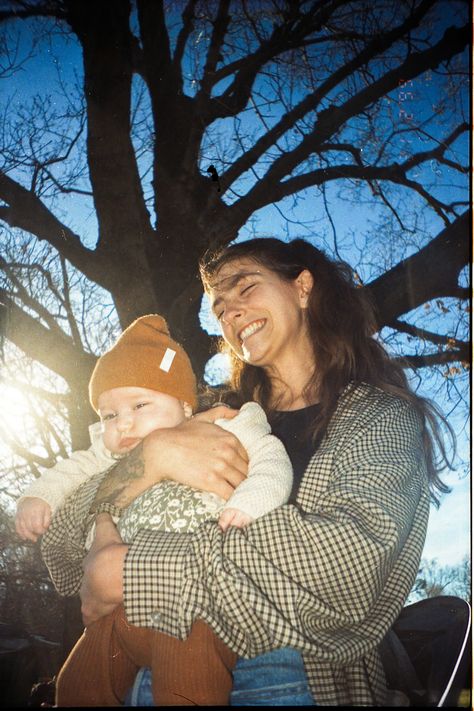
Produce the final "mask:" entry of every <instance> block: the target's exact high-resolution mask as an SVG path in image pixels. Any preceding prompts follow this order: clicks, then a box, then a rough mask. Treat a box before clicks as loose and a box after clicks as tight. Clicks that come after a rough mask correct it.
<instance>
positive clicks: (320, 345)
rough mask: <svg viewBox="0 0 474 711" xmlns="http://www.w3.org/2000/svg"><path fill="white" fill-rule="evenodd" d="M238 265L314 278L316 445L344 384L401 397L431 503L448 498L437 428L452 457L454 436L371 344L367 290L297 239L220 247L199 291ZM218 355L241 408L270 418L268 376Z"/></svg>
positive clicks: (373, 325)
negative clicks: (409, 408)
mask: <svg viewBox="0 0 474 711" xmlns="http://www.w3.org/2000/svg"><path fill="white" fill-rule="evenodd" d="M242 258H248V259H251V260H253V261H255V262H256V263H257V264H260V265H262V266H264V267H266V268H267V269H270V270H271V271H273V272H274V273H275V274H278V275H279V276H280V278H282V279H284V280H286V281H293V280H294V279H296V278H297V276H298V275H299V274H300V273H301V272H302V271H303V270H304V269H307V270H309V271H310V272H311V274H312V276H313V280H314V284H313V288H312V290H311V293H310V298H309V301H308V308H307V309H306V317H307V323H308V332H309V336H310V339H311V342H312V346H313V351H314V362H315V363H317V368H316V370H315V372H314V374H313V375H312V376H311V377H310V378H309V380H308V382H307V385H306V387H305V389H304V392H303V396H304V397H305V399H306V400H307V402H311V401H312V397H313V396H314V395H315V394H316V393H317V397H318V400H319V403H320V407H319V408H317V413H316V415H315V421H314V422H313V423H312V436H313V438H314V441H315V442H316V441H320V439H321V437H323V436H324V434H325V432H326V430H327V427H328V424H329V420H330V419H331V417H332V415H333V413H334V410H335V408H336V405H337V401H338V398H339V395H340V393H341V391H342V390H343V388H344V387H346V386H347V385H349V384H354V385H355V384H357V383H362V382H365V383H370V384H372V385H375V386H377V387H379V388H381V389H382V390H384V391H386V392H389V393H392V394H394V395H398V396H400V397H402V398H403V399H405V400H407V401H409V402H410V403H411V404H412V405H413V406H414V408H415V409H416V410H417V412H418V413H419V414H420V416H421V418H422V421H423V446H424V450H425V455H426V462H427V467H428V476H429V482H430V491H431V497H432V500H433V502H434V503H435V504H436V505H438V504H439V499H438V494H444V493H447V492H449V491H450V489H449V487H448V486H446V484H444V483H443V482H442V481H441V479H440V477H439V473H440V472H441V471H442V470H443V469H444V468H445V467H446V466H448V467H450V466H451V465H450V462H449V461H448V456H447V450H446V446H445V443H444V438H443V435H442V431H441V423H442V424H443V425H444V427H445V428H446V430H447V433H448V434H449V436H450V438H451V441H452V445H453V451H454V447H455V436H454V432H453V430H452V428H451V426H450V425H449V423H448V422H447V421H446V419H445V418H444V417H443V415H442V414H441V412H440V411H439V409H438V408H437V406H436V405H435V404H434V403H432V402H431V401H429V400H427V399H425V398H421V397H419V396H418V395H416V394H415V393H414V392H413V391H412V390H411V389H410V387H409V385H408V381H407V378H406V375H405V372H404V369H403V367H402V365H401V364H400V363H399V362H396V361H394V360H393V359H391V358H390V357H389V355H388V353H387V352H386V350H385V349H384V348H383V346H382V345H381V344H380V343H379V342H378V341H377V340H375V338H374V334H375V332H376V331H377V322H376V318H375V314H374V308H373V305H372V303H371V300H370V297H369V296H368V294H367V290H366V289H362V288H360V287H359V286H358V285H357V284H355V283H354V274H353V271H352V270H351V268H350V267H349V265H348V264H346V263H345V262H339V261H333V260H331V259H329V258H328V257H327V256H326V255H325V254H324V253H323V252H322V251H321V250H319V249H317V248H316V247H314V246H313V245H311V244H310V243H309V242H306V241H305V240H302V239H294V240H292V241H290V242H283V241H281V240H278V239H275V238H272V237H264V238H257V239H251V240H248V241H246V242H240V243H238V244H233V245H231V246H229V247H223V248H221V249H220V250H219V251H217V252H214V253H211V252H207V253H206V254H205V255H204V256H203V258H202V259H201V263H200V273H201V279H202V281H203V284H204V288H205V289H206V290H209V289H210V288H211V285H212V282H213V280H214V279H215V276H216V274H217V272H218V271H219V269H220V268H221V267H222V266H223V265H224V264H227V263H228V262H231V261H234V260H235V259H242ZM222 350H225V351H226V352H227V353H228V354H229V356H230V359H231V365H232V368H231V378H230V386H231V387H232V388H233V389H234V390H236V391H238V392H240V393H241V395H242V398H243V400H244V401H245V400H256V401H258V402H259V403H260V404H261V405H262V407H263V408H264V409H265V410H266V412H267V413H271V411H272V405H271V402H272V397H271V396H272V383H271V380H270V378H269V376H268V375H267V373H266V371H265V370H264V369H263V368H259V367H257V366H253V365H250V364H249V363H245V362H244V361H242V360H241V359H240V358H238V357H237V355H236V354H235V353H234V351H232V349H230V348H229V347H228V346H227V344H225V341H223V340H222ZM273 409H274V406H273Z"/></svg>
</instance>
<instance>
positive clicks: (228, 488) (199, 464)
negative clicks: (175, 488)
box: [143, 408, 248, 499]
mask: <svg viewBox="0 0 474 711" xmlns="http://www.w3.org/2000/svg"><path fill="white" fill-rule="evenodd" d="M224 409H225V408H224ZM143 454H144V462H145V478H146V479H147V480H149V481H150V482H154V481H160V480H162V479H171V480H173V481H176V482H179V483H181V484H185V485H187V486H192V487H194V488H196V489H200V490H201V491H210V492H213V493H215V494H218V496H221V497H222V498H225V499H228V498H229V496H230V495H231V494H232V492H233V490H234V489H235V488H236V487H237V486H238V485H239V484H240V483H241V482H242V481H243V480H244V479H245V477H246V475H247V468H248V457H247V452H246V450H245V448H244V447H243V445H242V444H241V442H239V440H238V439H237V437H235V436H234V435H233V434H231V433H230V432H227V431H226V430H224V429H223V428H222V427H219V426H218V425H214V424H212V423H210V422H208V421H206V420H203V419H202V418H199V419H198V418H193V419H192V420H188V421H187V422H185V423H183V424H182V425H179V426H178V427H170V428H166V429H161V430H157V431H156V432H154V433H152V434H151V435H149V436H148V437H146V438H145V440H144V442H143Z"/></svg>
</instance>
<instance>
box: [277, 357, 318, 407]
mask: <svg viewBox="0 0 474 711" xmlns="http://www.w3.org/2000/svg"><path fill="white" fill-rule="evenodd" d="M268 375H269V376H270V379H271V382H272V396H271V402H270V405H271V407H272V408H273V409H275V410H282V411H287V410H288V411H289V410H300V409H301V408H302V407H308V405H315V404H316V403H317V402H319V398H318V392H317V386H316V384H315V383H313V384H311V381H312V380H313V374H312V373H311V372H310V370H309V368H308V362H307V361H306V367H301V366H300V367H295V368H294V369H292V371H291V376H289V377H287V378H284V377H282V376H281V375H279V374H277V373H275V372H273V373H268Z"/></svg>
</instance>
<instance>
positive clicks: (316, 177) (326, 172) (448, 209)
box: [241, 124, 469, 225]
mask: <svg viewBox="0 0 474 711" xmlns="http://www.w3.org/2000/svg"><path fill="white" fill-rule="evenodd" d="M468 128H469V127H468V125H467V124H462V125H461V126H458V127H457V129H456V130H455V131H454V132H453V133H452V134H451V135H450V136H448V137H447V138H446V139H445V140H444V141H442V142H441V143H440V144H439V146H438V147H437V148H433V149H432V150H430V151H422V152H420V153H415V154H414V155H413V156H411V157H410V158H409V159H408V160H406V161H404V162H403V163H392V164H390V165H385V166H382V165H364V164H363V163H362V161H361V159H360V152H359V151H358V149H357V148H356V147H355V146H350V145H348V144H337V143H336V144H333V143H331V144H327V143H326V144H324V145H323V146H322V147H321V150H322V151H327V150H337V151H346V152H350V153H351V154H352V155H353V157H354V158H355V160H356V161H357V164H356V165H354V164H346V163H342V164H340V165H331V166H329V167H327V168H318V169H317V170H313V171H308V172H307V173H302V174H301V175H297V176H295V177H293V178H289V179H288V180H285V181H283V182H280V183H278V184H276V185H275V186H274V187H273V191H272V199H273V201H275V202H278V201H279V200H281V199H282V198H284V197H286V196H287V195H293V194H294V193H297V192H299V191H301V190H304V189H305V188H308V187H313V186H318V185H322V184H324V183H328V182H330V181H332V180H342V179H345V180H364V181H366V182H367V183H369V184H371V185H372V183H374V182H375V181H387V182H392V183H396V184H398V185H403V186H405V187H407V188H409V189H411V190H413V191H415V192H417V193H419V194H420V196H421V197H422V198H423V199H424V200H425V201H426V203H427V204H428V205H429V206H430V207H431V208H433V210H434V211H435V212H436V213H437V214H438V215H439V217H441V219H442V220H443V221H444V222H445V224H446V225H448V224H449V220H448V219H447V216H446V214H445V213H449V214H451V215H455V214H456V212H455V211H454V209H453V207H452V206H451V205H447V204H446V203H443V202H441V201H440V200H438V199H437V198H435V197H434V196H433V195H431V194H430V193H429V192H428V191H427V190H426V189H425V188H424V187H423V186H422V185H421V184H420V183H419V182H417V181H416V180H413V179H411V178H409V177H408V175H407V173H408V172H409V171H410V170H412V169H413V168H414V167H416V166H418V165H421V164H422V163H423V162H426V161H432V160H436V161H440V162H441V161H442V160H443V156H444V153H445V151H446V150H447V148H448V147H449V145H450V144H451V143H452V142H453V141H454V140H455V139H456V138H457V137H458V136H459V135H460V134H461V133H463V132H464V131H466V130H468ZM451 163H452V165H451V166H450V167H451V168H453V169H455V170H457V171H458V172H460V173H467V171H468V168H467V167H465V166H462V165H459V164H457V163H454V162H451ZM372 187H373V186H372ZM373 192H377V191H376V190H374V189H373ZM259 197H260V201H259V202H255V201H254V202H253V203H252V211H254V210H255V209H259V208H261V207H263V206H264V205H267V204H268V195H267V194H261V195H260V196H259ZM242 202H243V203H244V204H245V198H242ZM241 207H242V203H241ZM249 207H250V206H249Z"/></svg>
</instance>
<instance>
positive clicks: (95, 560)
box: [79, 513, 128, 626]
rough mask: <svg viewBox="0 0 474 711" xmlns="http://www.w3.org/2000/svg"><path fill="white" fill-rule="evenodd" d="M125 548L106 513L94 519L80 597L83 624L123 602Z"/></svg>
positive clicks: (107, 612)
mask: <svg viewBox="0 0 474 711" xmlns="http://www.w3.org/2000/svg"><path fill="white" fill-rule="evenodd" d="M127 551H128V546H127V545H125V544H124V543H123V542H122V539H121V538H120V534H119V532H118V531H117V528H116V526H115V524H114V522H113V521H112V518H111V517H110V515H109V514H107V513H100V514H99V515H98V516H97V518H96V535H95V537H94V542H93V544H92V546H91V548H90V550H89V552H88V554H87V556H86V557H85V558H84V561H83V567H84V576H83V579H82V584H81V589H80V593H79V594H80V597H81V612H82V620H83V622H84V624H85V625H86V626H87V625H90V624H91V622H95V621H96V620H98V619H99V618H100V617H104V616H105V615H108V614H109V613H110V612H112V611H113V610H114V609H115V608H116V607H117V605H119V604H120V603H121V602H122V600H123V564H124V561H125V556H126V554H127Z"/></svg>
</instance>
